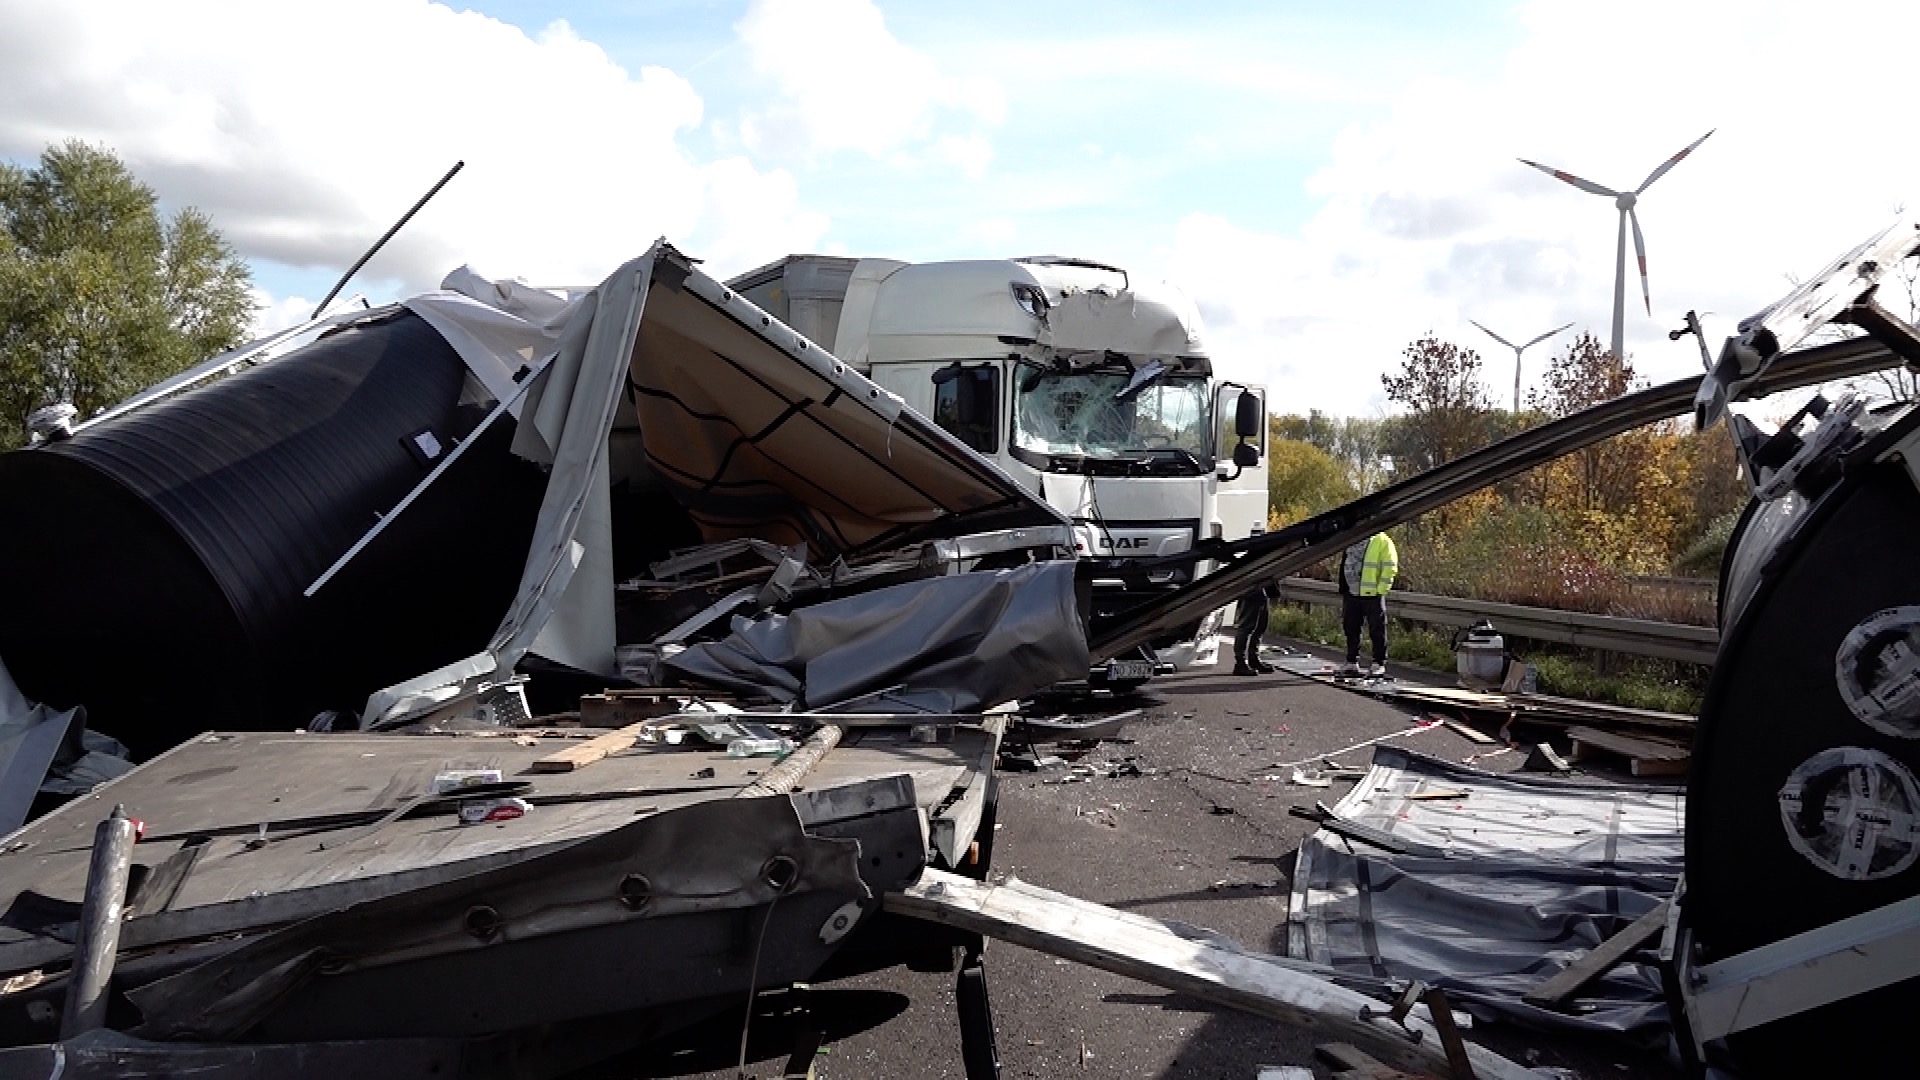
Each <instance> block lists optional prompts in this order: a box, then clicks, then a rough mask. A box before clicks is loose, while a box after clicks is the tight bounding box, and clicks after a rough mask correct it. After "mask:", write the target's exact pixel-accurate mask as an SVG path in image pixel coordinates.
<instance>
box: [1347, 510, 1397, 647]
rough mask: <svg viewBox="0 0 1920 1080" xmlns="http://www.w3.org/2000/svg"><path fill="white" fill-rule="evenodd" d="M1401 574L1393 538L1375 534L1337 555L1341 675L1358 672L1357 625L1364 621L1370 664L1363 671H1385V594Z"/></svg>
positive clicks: (1384, 534) (1358, 642)
mask: <svg viewBox="0 0 1920 1080" xmlns="http://www.w3.org/2000/svg"><path fill="white" fill-rule="evenodd" d="M1399 574H1400V552H1399V551H1397V550H1395V549H1394V546H1393V538H1392V537H1390V536H1388V535H1387V534H1386V533H1383V532H1382V533H1374V534H1373V535H1372V536H1370V537H1368V538H1367V540H1366V542H1365V543H1362V544H1354V545H1353V546H1351V547H1349V548H1347V550H1346V552H1345V553H1344V554H1342V555H1341V556H1340V623H1341V628H1342V629H1344V630H1345V631H1346V632H1347V666H1346V667H1344V668H1342V669H1341V671H1342V673H1343V674H1347V675H1359V674H1361V670H1360V624H1361V623H1362V622H1364V623H1366V624H1367V636H1368V637H1369V638H1372V639H1373V640H1372V645H1373V663H1372V664H1370V665H1368V667H1367V669H1366V672H1365V673H1366V674H1368V675H1385V674H1386V673H1387V594H1388V593H1389V592H1392V591H1393V579H1394V578H1396V577H1398V576H1399Z"/></svg>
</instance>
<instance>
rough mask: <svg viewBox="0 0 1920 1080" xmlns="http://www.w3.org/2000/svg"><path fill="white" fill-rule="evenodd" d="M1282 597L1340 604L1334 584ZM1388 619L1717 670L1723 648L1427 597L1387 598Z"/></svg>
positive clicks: (1545, 612)
mask: <svg viewBox="0 0 1920 1080" xmlns="http://www.w3.org/2000/svg"><path fill="white" fill-rule="evenodd" d="M1280 595H1281V598H1282V599H1286V600H1293V601H1296V602H1299V603H1305V604H1325V605H1337V604H1339V603H1340V592H1339V588H1338V587H1337V586H1335V585H1334V583H1333V582H1331V581H1315V580H1313V579H1311V578H1298V577H1290V578H1287V579H1285V580H1283V581H1281V582H1280ZM1387 614H1388V615H1391V616H1393V617H1394V618H1398V619H1411V620H1413V621H1414V622H1423V623H1437V624H1439V625H1442V626H1472V625H1473V624H1474V623H1476V622H1479V621H1480V620H1481V619H1487V620H1489V621H1491V622H1492V623H1493V625H1494V627H1495V628H1496V629H1498V630H1499V631H1500V632H1501V633H1503V634H1511V635H1513V636H1514V637H1520V638H1530V639H1532V640H1534V641H1552V642H1557V643H1560V644H1563V645H1576V646H1579V647H1580V648H1583V649H1600V650H1603V651H1605V652H1616V653H1625V654H1628V655H1631V656H1657V657H1662V658H1664V659H1667V660H1682V661H1685V662H1687V663H1690V664H1712V663H1713V661H1714V657H1715V656H1716V655H1717V654H1718V652H1719V648H1720V631H1719V630H1718V629H1716V628H1714V627H1711V626H1688V625H1685V624H1683V623H1664V622H1651V621H1649V620H1646V619H1622V618H1620V617H1618V616H1615V615H1589V614H1587V613H1586V612H1584V611H1555V610H1553V609H1552V608H1537V607H1523V606H1521V605H1519V604H1500V603H1495V602H1493V601H1491V600H1461V599H1458V598H1456V597H1451V596H1429V595H1426V594H1425V593H1403V592H1396V593H1392V594H1391V595H1389V596H1388V598H1387Z"/></svg>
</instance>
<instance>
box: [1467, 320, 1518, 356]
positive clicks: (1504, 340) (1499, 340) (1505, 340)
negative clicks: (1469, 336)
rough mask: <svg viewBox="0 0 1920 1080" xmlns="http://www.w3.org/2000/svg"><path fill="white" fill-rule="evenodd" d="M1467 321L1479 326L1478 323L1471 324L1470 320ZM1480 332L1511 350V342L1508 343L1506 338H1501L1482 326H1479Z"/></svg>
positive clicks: (1471, 321)
mask: <svg viewBox="0 0 1920 1080" xmlns="http://www.w3.org/2000/svg"><path fill="white" fill-rule="evenodd" d="M1467 321H1468V322H1470V323H1473V325H1475V326H1480V324H1479V323H1477V322H1473V320H1472V319H1468V320H1467ZM1480 332H1481V333H1483V334H1485V335H1487V336H1488V337H1490V338H1492V339H1493V340H1495V341H1497V342H1499V343H1500V344H1502V345H1505V346H1506V347H1507V348H1509V349H1511V348H1513V342H1511V341H1508V340H1507V339H1506V338H1503V337H1501V336H1500V335H1499V334H1496V333H1494V332H1493V331H1491V330H1489V329H1487V328H1486V327H1484V326H1480Z"/></svg>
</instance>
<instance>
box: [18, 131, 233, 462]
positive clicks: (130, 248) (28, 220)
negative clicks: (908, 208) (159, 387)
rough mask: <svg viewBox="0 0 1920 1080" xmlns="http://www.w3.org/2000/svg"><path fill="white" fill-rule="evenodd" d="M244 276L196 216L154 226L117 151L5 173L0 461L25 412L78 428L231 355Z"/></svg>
mask: <svg viewBox="0 0 1920 1080" xmlns="http://www.w3.org/2000/svg"><path fill="white" fill-rule="evenodd" d="M250 285H251V281H250V278H249V275H248V270H247V264H246V262H245V261H244V260H242V259H241V258H240V256H239V255H238V254H236V253H235V252H234V250H233V248H232V247H231V246H230V245H229V244H228V243H227V242H226V240H224V239H222V238H221V236H220V233H219V232H218V231H217V230H216V229H215V228H214V227H213V223H212V222H211V221H210V220H209V219H208V218H207V216H206V215H205V214H203V213H201V212H200V211H199V210H196V209H194V208H193V207H191V206H188V207H182V208H180V209H178V210H176V211H175V212H174V213H172V214H171V215H169V216H165V217H163V216H162V215H161V212H160V206H159V200H158V198H157V197H156V196H155V195H154V193H153V189H152V188H149V187H148V186H147V185H145V184H143V183H141V182H140V181H139V180H138V179H137V178H135V176H134V175H133V173H132V172H131V171H129V170H128V169H127V167H126V166H125V165H124V164H122V163H121V161H120V159H119V158H118V157H117V156H115V154H114V153H113V151H111V150H108V149H106V148H105V147H100V146H94V145H91V144H88V143H84V142H80V141H78V140H69V141H67V142H64V143H60V144H58V145H55V146H49V147H47V149H46V151H45V152H44V153H42V154H41V155H40V161H39V164H38V165H37V166H36V167H34V168H23V167H20V166H16V165H11V164H8V163H6V162H4V161H0V450H7V449H11V448H13V447H15V446H19V445H21V444H22V443H24V442H26V441H27V430H26V419H27V416H28V414H30V413H32V412H33V411H34V410H35V409H38V408H40V407H41V406H43V405H54V404H61V403H64V404H68V405H72V406H74V408H75V409H77V410H78V413H79V416H80V417H81V418H85V417H88V416H91V415H93V414H94V413H95V412H97V411H99V410H100V409H102V408H105V407H106V406H109V405H112V404H114V403H115V402H118V401H120V400H122V399H123V398H126V397H128V396H130V395H131V394H133V393H134V392H135V391H137V390H140V389H141V388H143V387H145V386H148V385H151V384H153V383H155V382H158V381H160V380H161V379H164V378H166V377H167V376H169V375H173V374H175V373H176V372H179V371H183V370H185V369H186V368H188V367H191V366H192V365H193V364H195V363H198V362H199V361H201V360H204V359H206V358H207V357H209V356H212V355H214V354H216V353H219V352H222V351H224V350H226V349H229V348H232V347H233V346H235V345H238V344H239V343H240V342H241V341H242V340H243V336H244V335H245V333H246V331H247V329H248V326H249V324H250V323H251V322H252V319H253V311H254V302H253V292H252V289H251V287H250Z"/></svg>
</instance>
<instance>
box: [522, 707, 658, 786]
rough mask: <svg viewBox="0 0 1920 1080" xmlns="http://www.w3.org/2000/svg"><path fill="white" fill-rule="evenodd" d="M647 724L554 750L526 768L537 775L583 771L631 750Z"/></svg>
mask: <svg viewBox="0 0 1920 1080" xmlns="http://www.w3.org/2000/svg"><path fill="white" fill-rule="evenodd" d="M647 723H648V721H644V720H643V721H641V722H640V723H637V724H628V725H627V726H626V727H623V728H621V729H620V730H618V731H609V732H607V733H606V734H605V735H596V736H594V737H593V738H591V739H588V740H587V741H586V742H583V743H580V744H579V745H577V746H569V747H567V748H566V749H565V750H556V751H554V752H553V753H551V754H548V755H547V756H546V757H543V758H541V759H539V760H538V761H535V762H534V763H533V764H532V765H530V766H528V768H530V769H531V770H532V771H533V772H537V773H558V772H572V771H573V770H575V769H584V768H586V767H587V766H589V765H591V764H593V763H594V762H596V761H599V760H600V759H601V758H604V757H607V756H608V755H610V754H617V753H619V752H621V751H622V750H630V749H632V748H633V744H634V743H637V742H639V741H640V732H641V731H642V730H644V729H645V728H646V726H647Z"/></svg>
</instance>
